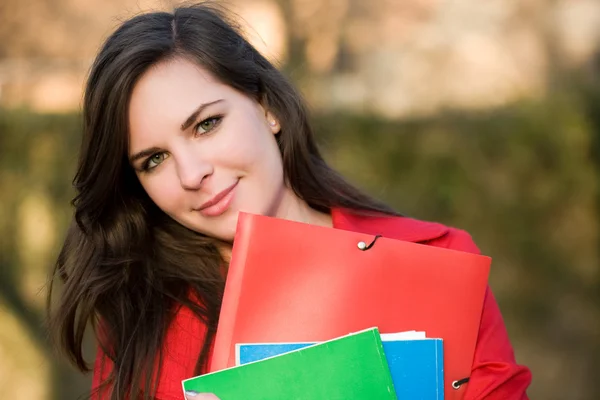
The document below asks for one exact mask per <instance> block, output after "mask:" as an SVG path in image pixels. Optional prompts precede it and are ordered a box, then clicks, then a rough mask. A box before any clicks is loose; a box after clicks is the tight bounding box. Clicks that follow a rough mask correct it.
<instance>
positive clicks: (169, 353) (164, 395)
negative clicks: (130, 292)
mask: <svg viewBox="0 0 600 400" xmlns="http://www.w3.org/2000/svg"><path fill="white" fill-rule="evenodd" d="M332 217H333V226H334V227H335V228H338V229H345V230H351V231H357V232H363V233H367V234H372V235H375V234H381V235H383V236H384V237H388V238H394V239H399V240H406V241H410V242H415V243H423V244H427V245H430V246H438V247H446V248H450V249H454V250H461V251H467V252H472V253H479V249H478V248H477V246H476V245H475V243H473V241H472V239H471V236H470V235H469V234H468V233H466V232H464V231H461V230H458V229H454V228H449V227H446V226H444V225H441V224H437V223H431V222H423V221H418V220H414V219H410V218H405V217H391V218H390V217H381V218H367V217H359V216H356V215H352V214H350V213H348V212H345V211H343V210H339V209H334V210H333V211H332ZM204 335H205V327H204V325H203V324H202V323H201V322H200V321H199V320H198V319H197V318H196V317H195V316H194V315H193V314H192V312H191V311H190V310H189V309H187V308H181V309H180V310H179V312H178V313H177V316H176V318H175V320H174V322H173V324H172V326H171V327H170V328H169V331H168V333H167V337H166V341H165V343H164V345H163V351H164V356H163V357H164V359H163V365H162V368H161V375H160V378H159V384H158V391H157V394H156V398H157V399H159V400H184V397H183V392H182V386H181V381H182V380H184V379H187V378H191V377H192V376H193V375H194V367H195V364H196V358H197V356H198V354H199V353H200V348H201V345H202V342H203V340H204ZM109 368H110V361H108V360H107V359H106V358H105V357H103V355H102V354H100V355H99V356H98V357H97V358H96V364H95V368H94V378H93V385H92V386H93V387H94V388H95V387H97V386H98V385H99V384H100V382H101V381H102V379H103V378H104V377H106V376H107V375H108V372H109ZM530 382H531V372H530V371H529V369H528V368H527V367H524V366H521V365H517V363H516V361H515V357H514V353H513V348H512V346H511V344H510V341H509V339H508V334H507V332H506V327H505V326H504V321H503V320H502V315H501V314H500V309H499V308H498V304H497V303H496V300H495V299H494V296H493V295H492V292H491V290H489V288H488V291H487V295H486V298H485V303H484V306H483V313H482V317H481V324H480V327H479V336H478V339H477V345H476V348H475V357H474V360H473V368H472V373H471V376H470V381H469V382H468V383H467V390H466V392H465V397H464V400H478V399H487V400H496V399H497V400H507V399H510V400H512V399H515V400H527V394H526V390H527V387H528V386H529V384H530ZM94 400H104V399H102V398H99V397H96V398H95V399H94Z"/></svg>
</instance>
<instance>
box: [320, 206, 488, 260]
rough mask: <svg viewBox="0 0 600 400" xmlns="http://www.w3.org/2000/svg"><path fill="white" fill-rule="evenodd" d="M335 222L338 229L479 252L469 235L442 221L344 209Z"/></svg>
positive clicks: (336, 213)
mask: <svg viewBox="0 0 600 400" xmlns="http://www.w3.org/2000/svg"><path fill="white" fill-rule="evenodd" d="M332 219H333V226H334V228H338V229H344V230H350V231H355V232H363V233H368V234H373V235H382V236H384V237H388V238H392V239H397V240H405V241H409V242H413V243H421V244H427V245H431V246H436V247H445V248H449V249H453V250H460V251H466V252H471V253H479V249H478V248H477V246H476V245H475V242H474V241H473V239H472V237H471V235H470V234H469V233H468V232H466V231H465V230H462V229H459V228H455V227H451V226H447V225H444V224H441V223H438V222H432V221H425V220H420V219H415V218H410V217H406V216H395V215H381V214H378V215H374V214H366V213H357V212H354V211H350V210H346V209H340V208H338V209H333V210H332Z"/></svg>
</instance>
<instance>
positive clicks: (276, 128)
mask: <svg viewBox="0 0 600 400" xmlns="http://www.w3.org/2000/svg"><path fill="white" fill-rule="evenodd" d="M265 118H266V119H267V124H269V128H271V132H273V134H274V135H277V134H278V133H279V132H281V124H280V123H279V120H278V119H277V117H275V115H273V113H272V112H270V111H266V112H265Z"/></svg>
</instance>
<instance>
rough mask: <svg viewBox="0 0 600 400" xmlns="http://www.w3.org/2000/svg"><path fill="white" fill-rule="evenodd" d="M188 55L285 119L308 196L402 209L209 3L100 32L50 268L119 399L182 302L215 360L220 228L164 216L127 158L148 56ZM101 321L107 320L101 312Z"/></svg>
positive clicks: (290, 155) (141, 376)
mask: <svg viewBox="0 0 600 400" xmlns="http://www.w3.org/2000/svg"><path fill="white" fill-rule="evenodd" d="M173 57H185V58H187V59H188V60H191V61H192V62H194V63H196V64H197V65H199V66H201V67H202V68H204V69H205V70H207V71H209V72H210V73H211V74H212V75H213V76H214V77H216V78H217V79H219V80H220V81H221V82H223V83H225V84H227V85H229V86H231V87H233V88H235V89H237V90H238V91H240V92H242V93H244V94H245V95H247V96H249V97H250V98H252V99H254V100H256V101H258V102H261V104H263V105H264V106H266V107H267V108H268V109H269V110H270V111H271V112H272V113H273V114H274V115H275V116H276V117H277V119H278V120H279V121H281V125H282V130H281V132H280V133H279V135H278V144H279V148H280V150H281V155H282V158H283V166H284V176H285V179H286V182H287V184H288V185H289V186H290V187H291V188H292V189H293V190H294V192H295V193H296V195H298V196H299V197H300V198H301V199H303V200H304V201H306V202H307V203H308V204H309V205H310V206H311V207H313V208H314V209H316V210H319V211H322V212H329V211H330V209H331V208H332V207H343V208H348V209H354V210H361V211H373V212H378V213H386V214H394V212H393V210H391V209H390V208H389V207H387V206H386V205H385V204H383V203H380V202H378V201H376V200H374V199H372V198H370V197H369V196H367V195H365V194H363V193H361V192H360V191H359V190H357V189H356V188H354V187H353V186H352V185H350V184H349V183H347V182H346V181H345V180H344V179H343V178H342V177H341V176H340V175H339V174H337V173H336V172H335V171H334V170H332V169H331V168H330V167H329V166H328V165H327V164H326V163H325V161H324V160H323V157H322V156H321V154H320V152H319V150H318V148H317V145H316V143H315V141H314V138H313V132H312V128H311V126H310V123H309V120H308V113H307V110H306V107H305V104H304V101H303V99H302V97H301V96H300V94H299V93H298V91H297V90H296V89H295V88H294V86H293V85H292V84H291V83H290V82H289V81H288V80H287V79H286V78H285V77H284V76H283V75H282V74H281V73H280V72H279V71H278V70H277V69H276V68H275V67H274V66H273V65H272V64H271V63H270V62H269V61H267V60H266V59H265V58H264V57H263V56H262V55H261V54H259V53H258V52H257V50H256V49H255V48H253V47H252V45H250V44H249V43H248V42H247V41H246V40H245V39H244V37H243V36H242V35H241V34H240V30H239V29H238V27H237V26H236V25H235V24H234V23H233V22H232V21H231V20H229V19H228V17H227V16H226V14H225V13H224V12H223V10H222V9H221V8H219V7H216V6H215V5H211V4H208V3H203V4H199V5H196V6H188V7H181V8H177V9H175V10H174V12H173V13H167V12H153V13H147V14H142V15H139V16H136V17H134V18H132V19H130V20H128V21H126V22H124V23H123V24H122V25H121V26H120V27H119V28H118V29H117V30H116V31H115V32H114V33H113V34H112V35H111V36H110V37H109V38H108V39H107V40H106V42H105V43H104V45H103V47H102V49H101V50H100V52H99V54H98V56H97V58H96V59H95V61H94V63H93V66H92V69H91V72H90V75H89V78H88V81H87V85H86V90H85V99H84V105H83V122H84V131H83V140H82V145H81V151H80V158H79V163H78V169H77V173H76V175H75V178H74V181H73V183H74V186H75V189H76V191H77V195H76V197H75V198H74V199H73V206H74V208H75V212H74V218H73V223H72V224H71V226H70V228H69V230H68V232H67V236H66V239H65V242H64V244H63V247H62V250H61V252H60V255H59V257H58V260H57V262H56V266H55V269H54V276H55V277H60V280H61V281H62V282H63V283H64V286H63V287H62V288H61V291H60V297H59V299H58V301H57V302H56V303H57V304H56V306H51V303H52V299H51V296H52V293H51V292H52V291H50V294H49V296H48V308H49V327H50V330H51V332H52V334H53V335H54V336H55V338H56V340H57V342H58V343H59V345H60V347H61V348H62V350H63V351H64V352H65V353H66V354H67V356H68V357H69V358H70V360H71V361H72V362H73V363H74V364H75V365H76V366H77V367H78V368H79V369H80V370H82V371H89V366H88V365H87V363H86V361H85V360H84V358H83V354H82V340H83V336H84V332H85V329H86V327H87V326H88V324H91V326H93V328H94V331H95V334H96V336H97V337H98V338H99V343H100V346H101V347H102V349H103V351H104V352H105V353H106V355H107V356H108V357H110V358H111V360H112V361H113V363H114V368H113V369H112V372H111V374H110V377H109V379H108V381H107V386H108V387H110V388H112V389H110V390H111V396H110V398H111V399H112V400H117V399H125V398H138V397H143V398H151V397H152V395H153V393H154V392H155V390H156V382H155V380H156V377H157V376H158V375H157V374H158V373H159V371H158V369H156V368H155V367H156V365H157V361H158V365H159V368H160V360H161V351H160V349H161V347H162V344H163V340H164V338H165V334H166V331H167V328H168V326H169V324H170V322H171V320H172V317H173V315H174V311H175V310H176V309H177V307H179V306H184V307H189V308H190V309H191V310H192V311H193V312H194V313H195V314H196V315H197V317H198V318H199V319H200V320H201V321H202V322H203V323H204V324H206V326H207V332H208V333H207V337H206V340H205V343H204V344H203V347H202V351H201V353H200V354H198V355H197V357H198V358H197V363H196V373H200V372H201V371H202V370H203V368H204V366H205V365H206V362H207V356H208V351H209V348H210V344H211V342H212V340H213V338H214V334H215V331H216V326H217V321H218V316H219V310H220V304H221V299H222V296H223V288H224V280H223V277H222V275H221V271H220V266H221V265H223V262H224V261H223V259H222V258H221V256H220V253H219V251H218V250H217V243H216V241H215V240H214V239H212V238H209V237H206V236H203V235H201V234H199V233H196V232H194V231H191V230H189V229H187V228H185V227H183V226H181V225H180V224H178V223H176V222H175V221H174V220H172V219H171V218H169V217H168V216H166V215H165V214H164V213H163V212H162V211H161V210H160V209H158V207H156V205H154V203H153V202H152V201H151V200H150V199H149V198H148V196H147V195H146V193H145V192H144V190H143V189H142V187H141V185H140V183H139V182H138V179H137V177H136V175H135V173H134V171H133V170H132V168H131V166H130V165H129V163H128V160H127V150H128V105H129V100H130V96H131V92H132V89H133V87H134V85H135V84H136V82H137V80H138V79H139V78H140V76H141V75H142V74H144V72H145V71H147V70H148V69H149V68H150V67H151V66H153V65H155V64H157V63H159V62H161V61H164V60H166V59H170V58H173ZM99 322H100V323H99Z"/></svg>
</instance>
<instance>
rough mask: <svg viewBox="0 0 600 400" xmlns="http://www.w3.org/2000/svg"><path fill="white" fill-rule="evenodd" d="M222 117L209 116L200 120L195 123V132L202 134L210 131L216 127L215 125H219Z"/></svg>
mask: <svg viewBox="0 0 600 400" xmlns="http://www.w3.org/2000/svg"><path fill="white" fill-rule="evenodd" d="M222 118H223V117H210V118H206V119H205V120H203V121H200V122H199V123H198V125H196V132H197V133H198V134H201V135H202V134H204V133H208V132H210V131H212V130H213V129H215V128H216V127H217V125H219V123H220V122H221V119H222Z"/></svg>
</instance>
